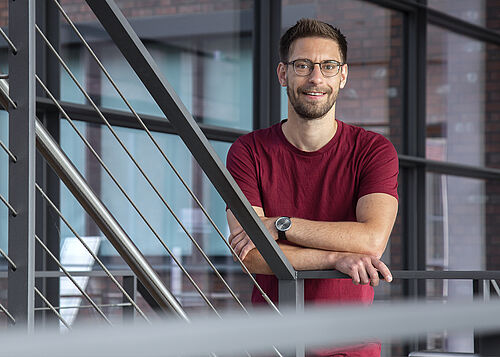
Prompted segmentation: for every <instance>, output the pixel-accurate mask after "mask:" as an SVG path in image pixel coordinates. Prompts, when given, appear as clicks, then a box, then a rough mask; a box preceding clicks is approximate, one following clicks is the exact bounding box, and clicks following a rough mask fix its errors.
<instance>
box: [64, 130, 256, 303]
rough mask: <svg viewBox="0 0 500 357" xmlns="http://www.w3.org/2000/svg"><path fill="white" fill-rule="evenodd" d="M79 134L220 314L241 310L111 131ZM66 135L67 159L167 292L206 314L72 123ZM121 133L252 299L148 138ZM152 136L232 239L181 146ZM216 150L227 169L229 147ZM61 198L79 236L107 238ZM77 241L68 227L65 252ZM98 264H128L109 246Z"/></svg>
mask: <svg viewBox="0 0 500 357" xmlns="http://www.w3.org/2000/svg"><path fill="white" fill-rule="evenodd" d="M79 129H80V130H81V131H82V132H83V133H84V135H86V137H87V138H88V140H89V141H91V142H92V143H93V146H94V147H95V148H96V150H97V151H98V152H99V153H100V155H101V157H102V159H103V161H104V162H105V163H106V165H107V166H108V168H109V169H110V171H111V172H112V173H113V175H114V176H115V177H116V178H117V180H118V181H119V182H120V184H121V185H122V186H123V188H124V189H125V190H126V191H127V193H128V194H129V196H130V197H131V199H132V200H133V201H134V203H135V204H136V205H137V206H138V208H139V210H140V211H141V212H142V214H143V215H144V216H145V217H146V218H147V219H148V222H149V223H150V224H151V226H152V227H153V228H154V230H155V231H156V232H157V234H158V235H159V237H160V238H161V239H162V241H163V242H164V243H165V244H166V245H167V246H168V247H169V249H170V250H171V251H172V252H173V253H174V254H175V255H176V257H177V258H179V260H180V261H181V262H182V263H183V264H184V265H185V266H186V268H187V270H188V271H189V272H190V273H191V274H192V275H193V278H194V279H195V281H196V282H197V283H199V284H201V285H202V288H203V290H204V292H205V293H207V294H209V295H213V299H215V301H212V302H213V303H214V304H216V305H218V306H221V307H225V306H226V305H227V306H229V307H235V305H233V304H234V302H233V301H232V299H231V297H230V295H229V294H228V292H227V291H226V290H224V288H223V286H222V285H221V283H220V282H219V281H218V280H217V278H216V277H215V275H214V274H213V272H212V271H211V270H210V268H209V267H208V265H207V263H206V261H205V260H204V259H203V258H202V256H201V254H200V252H198V251H197V250H196V248H195V247H194V246H193V244H192V242H191V241H190V239H189V237H188V236H187V235H186V233H185V232H184V230H183V229H182V227H181V226H180V225H179V224H178V223H177V221H176V220H175V219H174V218H173V216H172V215H171V214H170V213H169V210H168V209H167V207H166V206H165V204H164V203H162V201H161V200H160V198H159V197H158V196H157V194H156V193H155V192H154V191H153V189H152V188H151V187H150V186H149V185H148V183H147V182H146V180H145V179H144V178H143V177H142V175H141V174H140V172H139V171H138V169H137V168H136V167H135V165H134V164H133V163H132V162H131V160H130V159H129V158H128V157H127V155H126V154H125V152H124V151H123V149H122V148H121V147H120V146H119V144H118V143H117V142H116V141H115V139H114V138H113V137H112V135H111V133H110V132H109V130H108V129H107V128H105V127H104V126H97V125H94V124H84V123H80V124H79ZM61 130H62V135H61V138H62V146H63V148H64V150H65V151H66V153H67V154H68V156H69V157H70V158H71V159H72V160H73V161H74V162H75V165H76V166H77V167H78V168H79V169H80V170H81V171H82V173H83V174H84V175H85V177H86V179H87V181H88V182H89V184H90V185H91V186H92V188H93V190H94V191H95V192H96V193H97V194H98V195H99V196H100V198H101V199H102V201H103V202H104V204H105V205H106V206H107V208H108V209H109V210H110V211H111V213H112V214H113V215H114V217H115V218H116V219H117V220H118V222H119V223H120V224H121V225H122V227H123V228H124V230H125V231H126V232H127V233H128V235H129V236H130V237H131V238H132V240H133V241H134V243H135V244H136V245H137V246H138V248H139V249H140V250H141V251H142V253H143V254H144V255H145V256H146V257H147V258H148V260H149V261H150V263H151V264H153V265H154V266H155V268H157V270H158V271H159V272H160V274H161V275H162V278H163V279H164V281H165V282H166V284H167V286H169V287H170V288H171V290H172V292H173V293H174V294H176V296H178V297H179V299H180V300H181V301H182V302H184V303H186V304H187V306H188V307H192V308H195V309H199V308H202V309H203V310H206V306H204V302H203V301H202V300H201V298H200V297H199V296H198V295H197V293H196V292H195V291H194V288H193V287H192V285H191V284H190V283H189V281H188V280H187V278H186V277H185V276H184V275H183V274H182V272H181V270H180V269H179V268H178V267H177V266H176V265H175V263H174V262H173V260H172V259H171V258H170V257H169V255H168V253H167V251H166V250H165V249H164V247H163V246H162V245H161V244H160V242H159V241H158V238H157V237H156V236H155V235H154V233H153V232H152V231H151V230H150V229H149V228H148V227H147V225H146V224H145V223H144V221H143V220H142V219H141V218H140V217H139V215H138V214H137V212H136V211H135V210H134V208H133V207H132V206H131V205H130V203H129V202H128V201H127V199H126V198H125V197H124V195H123V194H122V193H121V192H120V191H119V189H118V188H117V187H116V185H115V184H114V183H113V182H112V181H111V179H110V178H109V176H108V175H107V174H106V173H105V172H104V170H102V169H101V168H100V167H99V165H98V163H97V162H96V160H95V159H94V158H93V156H91V154H90V153H88V151H87V150H86V149H85V148H84V146H83V144H82V143H81V141H80V140H79V139H77V138H76V134H74V133H73V132H72V129H71V128H70V127H69V125H67V124H66V123H65V121H63V125H62V129H61ZM115 130H116V132H117V134H118V135H119V136H120V138H121V139H122V141H123V142H124V143H125V145H126V146H127V148H128V149H129V151H130V152H131V153H132V155H133V156H134V157H135V158H136V159H137V161H138V162H139V164H140V165H141V167H142V168H143V170H144V172H145V173H146V174H147V176H148V177H149V179H150V180H151V181H152V183H153V184H154V185H155V187H156V188H157V189H158V191H159V193H160V194H161V196H162V198H163V199H164V200H165V201H166V202H167V203H168V204H169V205H170V207H171V208H172V210H173V211H174V213H175V214H176V215H177V216H178V217H179V219H180V220H181V222H182V223H183V225H184V226H185V228H186V229H187V231H188V232H189V233H190V234H191V235H192V237H193V238H194V239H195V240H196V241H197V242H198V244H199V245H200V246H201V247H202V248H203V250H204V251H205V252H206V253H207V255H209V256H210V259H211V260H212V262H214V264H215V265H216V266H217V267H218V268H219V269H220V270H221V271H222V272H223V273H224V276H225V277H226V278H227V279H228V280H229V281H230V283H231V286H232V287H233V288H234V289H235V290H236V291H238V292H239V294H241V295H242V298H243V299H249V293H250V286H249V280H248V279H246V278H244V277H243V276H242V272H241V269H240V268H239V266H237V265H236V264H234V263H233V261H232V257H231V256H230V252H229V250H228V248H227V246H226V245H225V243H224V241H223V239H222V238H221V237H220V235H219V234H218V233H217V232H216V230H215V229H214V228H213V227H212V225H211V224H210V222H209V221H208V220H207V218H206V217H205V216H204V215H203V213H202V211H201V210H200V208H199V207H198V206H197V204H196V203H195V202H194V201H193V199H192V198H191V196H190V195H189V193H188V192H187V190H186V189H185V188H184V187H183V186H182V184H181V183H180V181H179V180H178V179H177V177H176V176H175V174H174V173H173V171H172V170H171V169H170V167H169V166H168V164H167V162H166V161H165V160H164V158H163V157H162V156H161V154H160V153H159V152H158V150H157V149H156V148H155V147H154V145H153V144H152V142H151V141H150V140H149V138H148V137H147V135H146V134H145V133H144V132H143V131H139V130H134V129H128V128H115ZM153 135H154V137H155V139H156V140H157V142H158V143H159V145H160V146H161V147H162V149H163V150H164V152H165V153H166V155H167V156H168V157H169V159H170V160H171V161H172V163H173V164H174V166H175V167H176V168H177V170H178V171H179V172H180V174H181V175H182V176H183V179H184V180H185V181H186V182H187V184H188V185H189V186H190V187H191V189H192V190H193V192H194V193H195V194H196V196H197V197H198V198H199V199H200V201H201V202H202V204H203V206H204V207H205V209H206V210H207V211H208V212H209V214H210V216H211V217H212V219H213V220H214V221H215V223H216V225H217V226H218V228H219V229H220V230H221V232H222V234H223V237H227V236H228V235H229V229H228V227H227V222H226V215H225V203H224V202H223V200H222V199H221V198H220V196H219V194H218V193H217V192H216V190H215V189H214V188H213V186H212V185H211V183H210V182H209V181H208V179H207V178H206V176H205V174H204V173H203V172H202V170H201V168H200V167H199V166H198V164H197V163H196V161H195V160H194V159H193V158H192V157H191V154H190V153H189V151H188V150H187V149H186V148H185V146H184V144H183V143H182V141H181V139H180V138H179V137H178V136H176V135H171V134H159V133H155V134H153ZM212 145H213V146H214V149H215V150H216V152H217V153H218V155H219V156H220V157H221V158H222V159H223V161H224V159H225V157H226V154H227V151H228V149H229V146H230V144H229V143H223V142H212ZM61 194H62V197H61V205H62V211H63V214H65V215H66V216H67V218H68V220H69V221H70V222H71V224H72V225H73V226H74V227H75V229H76V230H77V231H78V233H80V234H81V235H83V236H102V233H101V232H100V231H99V230H98V229H97V227H95V225H94V224H93V223H92V222H91V221H90V220H89V218H88V217H87V216H86V214H84V212H83V211H82V209H81V207H80V206H79V205H78V204H77V203H76V201H75V200H74V199H73V198H72V197H71V195H70V193H69V192H68V191H67V190H66V189H65V188H62V189H61ZM72 236H73V234H72V233H71V232H70V231H69V230H68V229H67V228H66V227H64V225H63V224H61V241H62V243H61V244H64V240H65V239H66V238H68V237H72ZM99 256H100V257H101V258H103V259H104V261H105V262H107V264H109V265H111V266H114V267H116V268H120V267H121V268H123V267H124V263H123V261H122V260H121V258H120V257H119V256H118V255H117V253H116V251H115V250H114V248H113V247H112V245H111V244H110V243H109V242H108V241H107V240H105V239H104V240H103V241H102V243H101V245H100V248H99ZM211 300H212V299H211ZM247 301H249V300H247Z"/></svg>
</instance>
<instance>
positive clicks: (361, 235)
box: [286, 193, 398, 258]
mask: <svg viewBox="0 0 500 357" xmlns="http://www.w3.org/2000/svg"><path fill="white" fill-rule="evenodd" d="M397 212H398V202H397V200H396V199H395V198H394V197H392V196H389V195H387V194H381V193H374V194H369V195H366V196H363V197H361V198H360V199H359V200H358V203H357V205H356V221H355V222H321V221H309V220H305V219H299V218H292V226H291V228H290V230H289V231H287V232H286V237H287V239H288V240H289V241H290V242H293V243H295V244H298V245H301V246H304V247H310V248H317V249H323V250H331V251H338V252H351V253H359V254H367V255H371V256H374V257H377V258H380V257H381V256H382V254H383V253H384V250H385V247H386V245H387V241H388V239H389V235H390V234H391V231H392V227H393V225H394V221H395V220H396V214H397Z"/></svg>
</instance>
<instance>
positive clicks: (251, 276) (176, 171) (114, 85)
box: [53, 0, 279, 313]
mask: <svg viewBox="0 0 500 357" xmlns="http://www.w3.org/2000/svg"><path fill="white" fill-rule="evenodd" d="M53 1H54V3H55V5H56V6H57V7H58V8H59V11H60V12H61V14H62V15H63V17H64V18H65V19H66V21H67V22H68V24H69V25H70V27H71V28H72V29H73V31H74V32H75V34H76V35H77V36H78V37H79V38H80V40H81V41H82V43H83V45H84V46H85V48H87V50H88V51H89V53H90V55H91V56H92V57H93V58H94V60H95V61H96V63H97V64H98V66H99V67H100V68H101V70H102V71H103V73H104V75H105V76H106V77H107V78H108V80H109V82H110V83H111V85H112V86H113V88H115V90H116V92H117V93H118V95H119V96H120V98H122V100H123V102H124V103H125V104H126V106H127V107H128V108H129V109H130V112H131V113H132V115H133V116H134V117H135V118H136V120H137V121H138V122H139V124H140V126H141V127H142V128H143V130H144V131H145V132H146V133H147V135H148V137H149V138H150V140H151V141H152V142H153V144H154V145H155V147H156V148H157V149H158V151H159V152H160V154H161V156H162V157H163V158H164V159H165V161H166V162H167V163H168V165H169V166H170V168H171V169H172V171H173V172H174V174H175V175H176V176H177V178H178V179H179V181H180V182H181V183H182V185H183V186H184V187H185V188H186V190H187V191H188V193H189V194H190V196H191V197H192V198H193V200H194V201H195V203H196V204H197V206H198V207H199V208H200V209H201V211H202V212H203V214H204V215H205V217H206V218H207V219H208V221H209V222H210V224H211V225H212V227H213V228H214V229H215V230H216V232H217V234H218V235H219V237H220V238H221V239H222V241H223V242H224V243H225V245H226V246H227V247H228V248H229V250H230V251H231V253H232V254H233V256H235V257H237V260H238V262H239V263H240V265H241V266H242V268H243V270H244V272H245V273H246V274H247V275H248V276H249V277H250V279H251V280H252V283H253V284H254V285H255V286H256V288H257V289H258V290H259V292H260V293H261V294H262V297H263V298H264V299H265V300H266V302H267V303H268V304H269V305H270V306H271V307H272V308H273V309H274V310H275V311H276V312H278V313H279V310H278V308H277V307H276V305H275V304H274V303H273V302H272V300H271V299H270V298H269V297H268V296H267V294H266V293H265V292H264V290H263V289H262V288H261V287H260V285H259V283H258V282H257V281H256V280H255V278H254V277H253V275H252V273H250V271H249V270H248V268H247V267H246V266H245V264H244V263H243V261H242V260H241V259H240V258H239V256H238V255H237V254H236V253H235V251H234V249H233V248H232V247H231V245H230V244H229V243H228V241H227V240H226V239H225V237H224V235H223V234H222V232H221V230H220V229H219V227H218V226H217V225H216V223H215V222H214V220H213V219H212V217H211V216H210V215H209V213H208V212H207V210H206V209H205V207H204V206H203V205H202V203H201V202H200V201H199V199H198V198H197V197H196V195H195V194H194V192H193V190H191V188H190V187H189V185H188V184H187V183H186V181H185V180H184V179H183V177H182V175H181V174H180V173H179V171H178V170H177V169H176V167H175V166H174V164H173V163H172V161H171V160H170V159H169V158H168V156H167V155H166V154H165V152H164V150H163V149H162V148H161V146H160V145H159V144H158V142H157V141H156V139H155V138H154V137H153V135H152V134H151V131H150V130H149V129H148V127H147V126H146V124H145V123H144V122H143V120H142V119H141V118H140V116H139V115H138V114H137V112H136V111H135V110H134V108H133V107H132V105H131V104H130V103H129V101H128V100H127V98H126V97H125V95H124V94H123V93H122V91H121V90H120V89H119V88H118V85H117V84H116V82H115V81H114V80H113V79H112V78H111V75H110V74H109V72H108V71H107V70H106V68H105V67H104V65H103V64H102V62H101V61H100V60H99V58H98V57H97V55H96V54H95V52H94V51H93V50H92V48H91V47H90V45H89V44H88V42H87V41H86V40H85V38H84V37H83V36H82V34H81V33H80V31H79V30H78V29H77V27H76V26H75V24H74V23H73V21H72V20H71V19H70V17H69V16H68V15H67V14H66V11H65V10H64V9H63V7H62V6H61V4H59V2H57V1H56V0H53ZM243 309H244V307H243Z"/></svg>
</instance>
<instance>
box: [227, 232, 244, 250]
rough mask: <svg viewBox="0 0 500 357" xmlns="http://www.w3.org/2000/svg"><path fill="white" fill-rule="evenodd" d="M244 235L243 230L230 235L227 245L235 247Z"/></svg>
mask: <svg viewBox="0 0 500 357" xmlns="http://www.w3.org/2000/svg"><path fill="white" fill-rule="evenodd" d="M245 234H246V233H245V231H243V230H241V231H239V232H238V233H235V234H231V235H230V236H229V244H231V246H233V245H236V244H237V243H238V242H239V241H240V240H241V239H243V237H244V236H245Z"/></svg>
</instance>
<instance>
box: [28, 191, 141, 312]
mask: <svg viewBox="0 0 500 357" xmlns="http://www.w3.org/2000/svg"><path fill="white" fill-rule="evenodd" d="M35 187H36V188H37V190H38V191H39V192H40V194H41V195H42V196H43V198H44V199H45V201H47V203H49V205H50V206H51V207H52V209H53V210H54V211H55V212H56V213H57V215H58V216H59V217H60V218H61V219H62V220H63V222H64V223H65V224H66V226H68V228H69V229H70V230H71V232H73V234H74V235H75V237H77V239H78V240H79V241H80V243H82V245H83V246H84V247H85V249H86V250H87V252H88V253H89V254H90V255H91V256H92V258H94V259H95V261H96V262H97V264H99V266H100V267H101V268H102V270H103V271H104V272H105V273H106V275H107V276H108V277H109V278H110V279H111V281H112V282H113V283H114V284H115V285H116V287H117V288H118V289H119V290H120V292H121V293H122V294H123V295H124V296H125V298H126V299H127V300H128V301H129V302H130V303H131V304H132V305H133V306H134V307H135V309H136V310H137V312H138V313H139V314H140V315H141V316H142V317H143V318H144V320H146V321H147V322H149V319H148V317H147V316H146V315H145V314H144V312H143V311H142V310H141V309H140V308H139V306H138V305H137V304H136V303H135V301H134V300H133V299H132V298H131V297H130V295H129V294H128V293H127V292H126V291H125V289H124V288H123V287H122V286H121V284H120V283H119V282H118V281H117V280H116V278H115V277H114V276H113V274H111V272H110V271H109V270H108V268H106V266H105V265H104V263H103V262H102V261H101V259H99V257H98V256H97V255H96V254H95V253H94V252H93V251H92V249H90V247H89V246H88V244H87V243H85V241H84V240H83V238H82V237H81V236H80V235H79V234H78V233H77V232H76V230H75V229H74V228H73V227H72V226H71V224H70V223H69V222H68V220H67V219H66V218H65V217H64V216H63V214H62V213H61V211H60V210H59V209H58V208H57V206H56V205H55V204H54V202H52V200H51V199H50V198H49V197H48V196H47V195H46V193H45V192H44V191H43V190H42V189H41V188H40V186H38V184H37V183H35Z"/></svg>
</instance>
